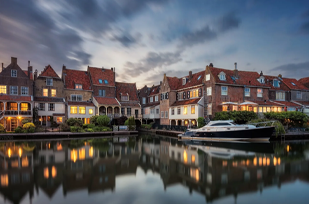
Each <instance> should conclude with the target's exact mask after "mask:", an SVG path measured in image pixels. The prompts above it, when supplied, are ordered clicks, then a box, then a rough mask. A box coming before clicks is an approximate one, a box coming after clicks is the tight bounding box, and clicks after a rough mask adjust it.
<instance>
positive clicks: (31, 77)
mask: <svg viewBox="0 0 309 204" xmlns="http://www.w3.org/2000/svg"><path fill="white" fill-rule="evenodd" d="M23 72H24V73H25V74H26V75H27V76H29V75H28V71H27V70H23ZM30 79H31V80H33V74H31V76H30Z"/></svg>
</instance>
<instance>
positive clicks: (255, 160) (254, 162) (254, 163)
mask: <svg viewBox="0 0 309 204" xmlns="http://www.w3.org/2000/svg"><path fill="white" fill-rule="evenodd" d="M256 164H257V159H256V157H254V159H253V165H254V166H256Z"/></svg>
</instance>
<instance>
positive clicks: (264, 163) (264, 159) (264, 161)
mask: <svg viewBox="0 0 309 204" xmlns="http://www.w3.org/2000/svg"><path fill="white" fill-rule="evenodd" d="M263 166H266V157H264V158H263Z"/></svg>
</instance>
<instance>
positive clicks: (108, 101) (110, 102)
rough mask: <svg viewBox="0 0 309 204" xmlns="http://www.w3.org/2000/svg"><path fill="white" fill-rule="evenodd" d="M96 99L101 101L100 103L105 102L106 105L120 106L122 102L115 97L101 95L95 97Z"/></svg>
mask: <svg viewBox="0 0 309 204" xmlns="http://www.w3.org/2000/svg"><path fill="white" fill-rule="evenodd" d="M94 98H95V100H96V101H97V102H98V103H99V104H104V105H117V106H119V105H120V104H119V103H118V101H117V100H116V99H115V98H106V97H99V96H96V97H94Z"/></svg>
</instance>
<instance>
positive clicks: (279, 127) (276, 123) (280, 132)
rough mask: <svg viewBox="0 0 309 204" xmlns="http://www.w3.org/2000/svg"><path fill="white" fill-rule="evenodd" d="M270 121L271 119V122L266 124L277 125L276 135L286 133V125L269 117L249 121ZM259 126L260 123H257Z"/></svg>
mask: <svg viewBox="0 0 309 204" xmlns="http://www.w3.org/2000/svg"><path fill="white" fill-rule="evenodd" d="M268 121H269V123H266V126H271V125H272V126H274V127H275V135H276V137H277V136H278V135H284V134H285V130H284V126H283V125H282V123H281V122H280V121H275V122H273V121H270V120H268V119H256V120H251V121H249V122H248V124H250V123H260V122H268ZM261 125H265V124H261ZM258 126H259V125H257V127H258Z"/></svg>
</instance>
